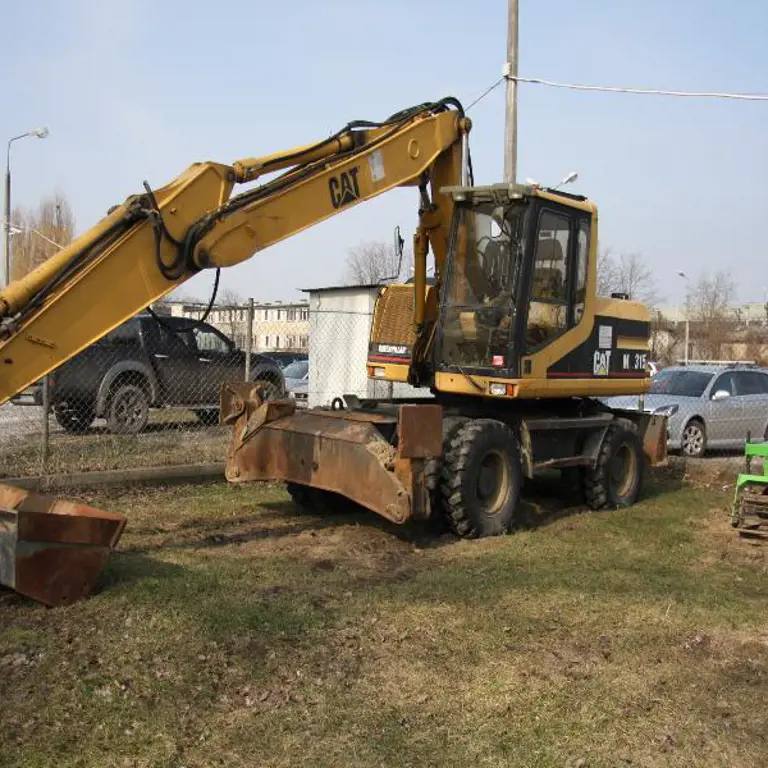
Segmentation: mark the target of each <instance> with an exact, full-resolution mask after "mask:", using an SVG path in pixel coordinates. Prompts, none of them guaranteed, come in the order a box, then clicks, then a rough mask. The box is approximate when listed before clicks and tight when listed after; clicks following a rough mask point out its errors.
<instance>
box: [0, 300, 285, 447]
mask: <svg viewBox="0 0 768 768" xmlns="http://www.w3.org/2000/svg"><path fill="white" fill-rule="evenodd" d="M245 360H246V353H245V352H243V351H242V350H240V349H238V348H237V347H236V345H235V343H234V342H233V341H232V340H231V339H229V338H227V337H226V336H225V335H224V334H223V333H221V331H219V330H218V329H216V328H214V327H212V326H210V325H208V324H206V323H202V324H193V323H192V322H191V321H190V320H189V319H186V318H180V317H164V318H162V320H161V321H158V320H156V319H155V318H154V317H153V316H152V315H149V314H141V315H137V316H136V317H133V318H131V319H130V320H128V321H127V322H125V323H123V324H122V325H120V326H118V327H117V328H116V329H115V330H113V331H112V332H111V333H108V334H107V335H106V336H104V337H103V338H102V339H100V340H99V341H97V342H95V343H94V344H92V345H91V346H90V347H87V348H86V349H84V350H83V351H82V352H80V353H79V354H78V355H76V356H75V357H73V358H72V359H71V360H69V361H68V362H66V363H64V364H63V365H62V366H60V367H59V368H58V369H57V370H56V371H55V372H54V373H53V374H51V375H50V376H49V377H48V381H49V398H50V403H51V406H52V408H53V412H54V415H55V417H56V420H57V421H58V423H59V424H60V425H61V426H62V427H63V428H64V429H65V430H66V431H67V432H75V433H76V432H84V431H85V430H86V429H88V427H89V426H90V425H91V424H92V423H93V421H94V420H95V419H97V418H104V419H106V421H107V427H108V429H109V431H110V432H115V433H123V434H126V433H128V434H134V433H137V432H140V431H141V430H143V429H144V427H145V426H146V425H147V421H148V419H149V410H150V408H160V407H163V406H174V407H182V408H189V409H190V410H193V411H194V412H195V414H196V415H197V417H198V418H199V419H200V420H201V421H203V422H205V423H209V422H210V423H212V422H214V421H215V420H216V419H217V418H218V411H219V392H220V389H221V385H222V383H223V382H226V381H238V380H239V381H242V380H243V379H244V377H245ZM251 380H253V381H262V382H265V383H266V384H268V385H269V389H270V390H271V391H272V392H273V393H274V395H275V396H282V395H283V394H284V392H285V380H284V377H283V373H282V370H281V369H280V366H278V365H277V363H275V362H274V360H271V359H270V358H268V357H265V356H264V355H258V354H252V355H251ZM12 402H14V403H15V404H17V405H26V404H32V405H40V404H41V402H42V384H40V383H38V384H36V385H34V386H33V387H31V388H29V389H27V390H25V391H24V392H22V393H21V394H20V395H17V396H16V397H14V398H12Z"/></svg>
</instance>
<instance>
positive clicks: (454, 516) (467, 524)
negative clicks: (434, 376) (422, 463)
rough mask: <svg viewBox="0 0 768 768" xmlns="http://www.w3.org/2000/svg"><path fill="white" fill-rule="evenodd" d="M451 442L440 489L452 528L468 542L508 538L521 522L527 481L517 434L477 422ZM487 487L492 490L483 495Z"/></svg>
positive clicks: (491, 421) (489, 422)
mask: <svg viewBox="0 0 768 768" xmlns="http://www.w3.org/2000/svg"><path fill="white" fill-rule="evenodd" d="M449 442H450V447H449V450H448V451H447V453H446V454H445V456H444V458H443V467H442V472H441V483H440V488H441V492H442V503H443V508H444V510H445V512H446V514H447V517H448V521H449V522H450V524H451V527H452V528H453V530H454V531H455V532H456V533H457V534H458V535H459V536H463V537H465V538H479V537H482V536H498V535H499V534H503V533H506V532H507V531H509V529H510V528H511V527H512V524H513V523H514V521H515V514H516V512H517V508H518V502H519V500H520V489H521V486H522V481H523V472H522V466H521V462H520V445H519V443H518V441H517V438H516V437H515V435H514V433H513V432H512V430H511V429H510V428H509V427H507V426H506V424H503V423H502V422H500V421H496V420H494V419H472V420H469V421H467V422H466V423H464V424H462V425H461V426H460V427H459V429H458V430H456V432H455V433H454V435H453V437H452V438H451V440H450V441H449ZM489 460H490V465H489V464H488V462H489ZM484 468H485V470H486V471H485V472H484V471H483V470H484ZM489 483H491V484H492V488H493V490H492V491H490V490H489V488H488V484H489ZM481 484H484V485H486V488H485V489H484V490H482V491H481V489H480V485H481ZM486 493H487V495H488V496H493V498H489V500H488V501H485V500H484V499H483V498H481V494H483V495H485V494H486Z"/></svg>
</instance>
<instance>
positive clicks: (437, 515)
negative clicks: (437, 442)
mask: <svg viewBox="0 0 768 768" xmlns="http://www.w3.org/2000/svg"><path fill="white" fill-rule="evenodd" d="M467 420H468V419H467V417H466V416H447V417H446V418H444V419H443V455H442V456H435V457H434V458H432V459H427V460H426V462H425V463H424V483H425V484H426V486H427V491H428V492H429V507H430V509H429V518H430V520H435V521H437V520H439V519H441V518H442V519H444V520H445V521H446V522H447V518H448V515H447V512H446V511H445V507H444V506H443V495H442V491H441V488H440V485H441V482H442V471H443V460H444V458H445V456H446V454H447V453H448V451H450V449H451V440H452V439H453V436H454V435H455V434H456V431H457V430H458V429H459V427H461V425H462V424H464V423H466V422H467Z"/></svg>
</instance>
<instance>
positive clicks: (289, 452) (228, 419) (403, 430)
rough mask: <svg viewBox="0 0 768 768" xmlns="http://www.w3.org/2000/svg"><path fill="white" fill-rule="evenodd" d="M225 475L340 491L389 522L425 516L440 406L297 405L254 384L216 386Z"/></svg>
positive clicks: (439, 437)
mask: <svg viewBox="0 0 768 768" xmlns="http://www.w3.org/2000/svg"><path fill="white" fill-rule="evenodd" d="M221 421H222V423H223V424H230V425H232V427H233V429H232V439H231V442H230V447H229V452H228V455H227V467H226V476H227V479H228V480H229V481H231V482H235V483H241V482H248V481H252V480H282V481H285V482H288V483H297V484H300V485H304V486H308V487H310V488H315V489H319V490H323V491H332V492H334V493H338V494H341V495H342V496H346V497H347V498H349V499H351V500H352V501H354V502H357V503H358V504H360V505H361V506H363V507H367V508H368V509H370V510H372V511H373V512H376V513H377V514H379V515H381V516H382V517H385V518H387V519H388V520H391V521H392V522H394V523H399V524H402V523H405V522H406V521H407V520H409V519H410V518H412V517H421V518H424V517H427V516H428V515H429V495H428V491H427V487H426V478H425V466H426V462H427V460H428V459H429V458H430V457H433V456H439V455H440V453H441V450H442V445H441V442H442V426H441V425H442V409H441V407H440V406H439V405H426V404H425V405H416V404H409V405H397V406H395V405H393V406H390V407H384V406H380V407H379V408H376V409H374V410H370V411H366V410H360V411H333V410H323V409H320V410H310V411H297V410H296V406H295V402H294V401H293V400H262V397H261V390H260V385H258V384H256V385H254V384H249V383H246V382H243V383H230V384H225V385H224V386H223V387H222V396H221Z"/></svg>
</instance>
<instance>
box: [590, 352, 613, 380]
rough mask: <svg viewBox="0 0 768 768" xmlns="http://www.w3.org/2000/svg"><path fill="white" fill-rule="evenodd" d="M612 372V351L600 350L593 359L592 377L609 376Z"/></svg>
mask: <svg viewBox="0 0 768 768" xmlns="http://www.w3.org/2000/svg"><path fill="white" fill-rule="evenodd" d="M610 370H611V351H610V350H606V351H602V352H601V351H600V350H598V351H597V352H595V354H594V355H593V357H592V375H593V376H607V375H608V374H609V372H610Z"/></svg>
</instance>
